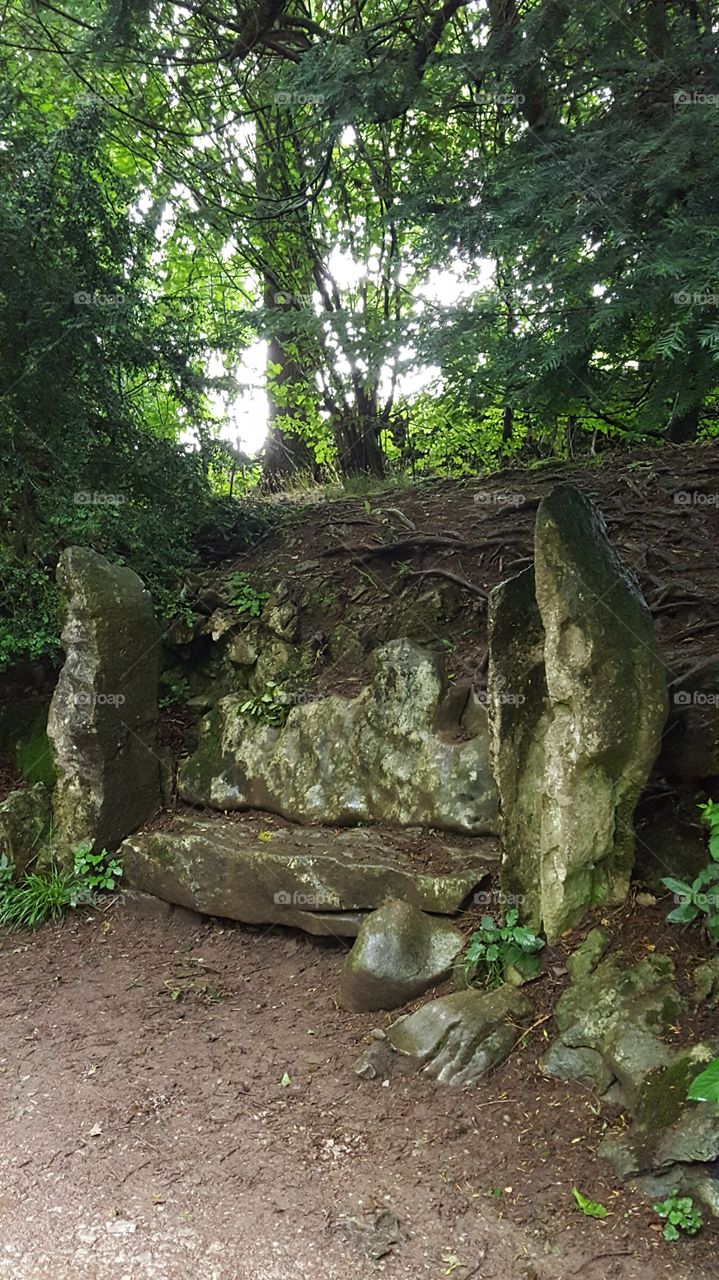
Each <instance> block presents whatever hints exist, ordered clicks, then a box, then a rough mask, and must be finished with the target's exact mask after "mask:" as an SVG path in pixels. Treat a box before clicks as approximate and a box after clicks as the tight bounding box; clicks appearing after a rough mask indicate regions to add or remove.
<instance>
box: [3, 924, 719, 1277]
mask: <svg viewBox="0 0 719 1280" xmlns="http://www.w3.org/2000/svg"><path fill="white" fill-rule="evenodd" d="M663 915H664V913H663V911H662V909H661V907H656V908H647V909H642V908H639V907H637V906H636V904H632V906H631V907H630V909H629V912H627V911H625V910H622V911H621V912H617V913H614V915H613V916H612V918H611V919H610V920H609V921H605V922H603V923H607V924H608V925H609V927H610V931H613V932H614V933H615V935H616V939H617V941H621V943H622V946H623V949H624V951H625V954H627V955H628V956H629V957H631V958H634V957H638V956H640V955H641V954H645V953H646V951H647V950H652V949H654V948H655V947H657V948H658V949H662V950H667V949H669V950H670V952H671V953H672V954H673V956H674V958H675V959H677V960H679V959H680V953H679V951H678V948H677V942H676V938H677V935H676V934H675V933H673V932H672V931H671V930H670V929H668V928H667V926H666V925H665V923H664V920H663ZM690 936H691V935H683V937H682V942H681V958H682V959H683V961H684V962H685V963H688V962H690V961H691V960H692V956H691V955H689V954H688V953H689V952H690V951H691V945H690V943H688V942H687V938H690ZM575 942H576V939H568V940H566V943H564V944H563V945H565V946H566V948H567V949H568V948H569V947H570V946H572V945H574V944H575ZM348 945H349V943H346V942H342V941H340V940H337V941H335V940H334V939H324V940H318V939H312V938H309V937H307V936H305V935H303V934H299V933H294V932H291V931H288V930H282V929H281V928H279V927H269V928H266V929H257V928H248V927H235V926H232V925H223V924H221V923H219V922H200V921H199V918H195V917H192V916H191V915H190V914H189V913H187V914H184V913H179V914H176V915H175V916H174V917H172V918H170V919H152V918H147V917H146V916H144V915H138V914H136V913H135V912H133V911H130V910H129V909H127V908H125V907H123V905H122V902H121V901H120V900H117V901H115V902H113V903H112V904H111V905H110V906H109V907H107V908H106V909H104V910H99V911H98V912H96V913H95V915H94V916H93V917H91V918H85V917H83V916H82V915H80V914H79V913H78V914H75V915H74V916H73V917H71V918H70V919H69V920H68V921H67V922H66V923H65V924H64V925H62V926H46V927H45V928H43V929H41V930H40V931H39V932H38V933H36V934H35V935H32V936H30V937H18V936H17V935H8V934H5V935H2V936H0V993H1V994H0V1016H1V1017H2V1025H3V1040H2V1046H1V1048H0V1055H1V1056H0V1158H1V1165H0V1277H2V1280H305V1278H308V1280H309V1278H310V1277H311V1278H312V1280H348V1278H349V1277H352V1280H368V1278H369V1277H377V1276H384V1277H386V1280H442V1278H443V1277H446V1276H453V1277H454V1278H455V1280H470V1278H471V1277H481V1278H483V1280H500V1278H501V1280H570V1277H575V1276H581V1277H583V1278H584V1280H640V1277H641V1280H646V1277H648V1276H651V1277H652V1278H653V1280H655V1278H656V1280H660V1278H661V1277H662V1276H667V1277H669V1276H671V1277H672V1278H673V1280H690V1277H691V1280H709V1277H715V1276H716V1248H717V1233H718V1232H719V1225H714V1224H708V1225H707V1226H705V1228H704V1230H703V1231H702V1233H701V1234H700V1235H699V1236H698V1237H697V1238H696V1239H694V1240H682V1241H681V1242H679V1243H677V1244H667V1243H666V1242H665V1241H664V1240H663V1238H662V1235H661V1227H660V1223H659V1221H658V1219H657V1218H656V1216H655V1215H654V1213H653V1212H652V1208H651V1205H650V1204H648V1203H647V1202H646V1201H645V1200H642V1199H640V1198H639V1197H638V1196H636V1195H634V1194H632V1193H631V1192H630V1191H629V1190H628V1189H627V1188H626V1187H625V1186H622V1185H621V1184H619V1183H617V1182H616V1180H615V1179H614V1178H613V1175H612V1174H611V1172H610V1171H609V1168H608V1166H607V1165H605V1164H604V1163H603V1162H602V1161H601V1160H600V1159H599V1158H597V1156H596V1155H595V1152H596V1148H597V1145H598V1143H599V1141H600V1138H601V1136H602V1133H603V1132H604V1130H605V1125H606V1122H605V1120H604V1119H603V1118H602V1117H601V1115H600V1114H599V1109H598V1107H597V1105H596V1102H595V1100H594V1099H593V1098H592V1096H591V1095H590V1094H589V1093H588V1092H585V1091H583V1090H582V1089H581V1088H579V1087H578V1086H572V1087H569V1086H565V1085H563V1084H561V1083H559V1082H557V1081H550V1080H545V1079H544V1078H543V1077H542V1076H541V1074H540V1072H539V1070H538V1065H537V1062H538V1059H539V1057H540V1056H541V1054H542V1053H543V1051H544V1050H545V1048H546V1045H547V1038H548V1035H549V1034H551V1031H550V1030H549V1029H550V1028H551V1022H550V1021H549V1011H550V1010H551V1006H552V1004H553V1002H554V999H555V998H556V994H557V992H558V990H561V987H562V984H563V981H564V980H565V979H563V977H562V972H563V969H562V965H561V959H562V956H561V954H559V953H557V954H555V955H553V956H552V957H550V960H551V964H550V971H549V973H548V974H547V977H546V978H545V979H544V980H543V981H542V982H540V983H537V984H534V988H533V990H534V998H535V1000H536V1001H537V1002H538V1003H537V1014H536V1017H535V1026H534V1027H533V1029H532V1031H531V1033H530V1035H529V1036H528V1038H526V1039H522V1037H521V1033H518V1044H517V1048H516V1049H515V1051H514V1052H513V1053H512V1055H511V1056H510V1058H509V1059H508V1061H507V1062H505V1063H504V1065H503V1066H502V1067H501V1068H500V1069H499V1070H497V1071H496V1072H495V1073H494V1074H492V1075H491V1076H489V1077H488V1078H487V1079H486V1080H485V1081H483V1082H482V1083H481V1084H480V1085H479V1086H478V1087H476V1088H474V1089H472V1090H471V1091H464V1090H453V1089H448V1088H442V1087H441V1086H436V1085H433V1084H432V1083H431V1082H428V1081H426V1080H423V1079H422V1078H421V1077H418V1076H416V1075H413V1074H410V1075H408V1074H405V1073H404V1072H399V1073H398V1072H397V1070H395V1071H394V1072H393V1073H392V1075H391V1077H390V1079H389V1081H388V1083H387V1084H385V1083H384V1082H383V1081H382V1080H381V1079H377V1080H372V1081H370V1080H363V1079H360V1078H359V1077H358V1076H357V1075H355V1073H354V1071H353V1064H354V1062H355V1060H356V1058H357V1055H358V1053H359V1052H360V1050H361V1049H362V1047H363V1046H364V1045H365V1044H366V1043H367V1037H368V1034H369V1032H370V1031H371V1029H372V1028H373V1027H377V1026H379V1027H384V1026H386V1025H387V1024H388V1023H389V1021H391V1019H392V1018H393V1017H394V1016H396V1015H392V1014H381V1013H380V1014H376V1013H375V1014H362V1015H358V1014H349V1013H346V1012H344V1011H343V1010H341V1009H339V1008H338V1006H337V1004H336V1000H335V994H336V991H337V986H338V978H339V970H340V966H341V963H342V960H343V957H344V954H345V950H346V947H347V946H348ZM696 958H697V957H695V959H696ZM679 1034H680V1030H679V1029H678V1035H679ZM574 1186H576V1187H578V1188H579V1189H580V1190H581V1191H582V1192H583V1193H584V1194H585V1195H587V1196H590V1197H591V1198H592V1199H593V1200H597V1201H600V1202H601V1203H603V1204H604V1205H606V1207H607V1209H608V1211H609V1214H608V1217H607V1218H606V1219H604V1220H596V1219H592V1218H587V1217H584V1216H583V1215H582V1213H581V1212H580V1211H579V1210H578V1209H577V1207H576V1206H575V1204H574V1201H573V1198H572V1188H573V1187H574ZM348 1219H355V1220H358V1222H359V1225H357V1222H355V1224H354V1226H353V1225H352V1224H351V1223H350V1224H348V1221H347V1220H348ZM373 1252H374V1253H379V1254H381V1256H380V1257H378V1258H374V1259H373V1258H372V1256H371V1255H372V1253H373Z"/></svg>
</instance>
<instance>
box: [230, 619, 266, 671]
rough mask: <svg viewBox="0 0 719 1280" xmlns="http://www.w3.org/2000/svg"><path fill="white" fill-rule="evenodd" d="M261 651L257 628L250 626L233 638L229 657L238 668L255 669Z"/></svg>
mask: <svg viewBox="0 0 719 1280" xmlns="http://www.w3.org/2000/svg"><path fill="white" fill-rule="evenodd" d="M259 649H260V646H259V639H258V635H257V627H252V626H250V627H246V628H245V630H244V631H240V632H238V634H237V635H235V636H232V638H231V640H230V643H229V645H228V647H227V656H228V658H229V660H230V662H233V663H234V664H235V665H236V666H238V667H254V665H255V663H256V662H257V659H258V657H259Z"/></svg>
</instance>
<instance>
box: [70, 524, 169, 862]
mask: <svg viewBox="0 0 719 1280" xmlns="http://www.w3.org/2000/svg"><path fill="white" fill-rule="evenodd" d="M58 581H59V583H60V586H61V588H62V591H63V593H64V595H65V598H66V616H65V625H64V628H63V633H62V642H63V647H64V649H65V654H66V657H65V665H64V667H63V669H62V671H61V672H60V678H59V680H58V684H57V688H56V690H55V693H54V695H53V699H52V704H51V707H50V716H49V720H48V737H49V739H50V741H51V743H52V746H53V750H54V756H55V767H56V771H57V784H56V787H55V793H54V798H53V811H54V832H53V834H54V838H55V840H56V841H57V844H58V847H60V848H65V847H67V846H71V845H74V844H77V843H78V842H79V841H82V840H91V841H92V842H93V843H94V845H95V846H96V847H98V848H99V847H102V846H107V847H108V848H112V847H114V846H116V845H117V844H119V842H120V841H121V840H122V839H123V837H124V836H126V835H127V834H128V832H130V831H132V830H134V829H135V828H136V827H138V826H139V825H140V824H141V823H142V822H144V821H145V820H146V819H147V818H149V817H150V816H151V815H152V814H153V813H154V812H155V810H156V809H157V807H158V805H159V803H160V769H159V764H158V760H157V755H156V748H157V723H158V709H157V691H158V680H159V653H160V633H159V629H158V626H157V623H156V622H155V617H154V613H153V608H152V600H151V598H150V595H149V593H148V592H147V591H146V590H145V588H144V586H143V584H142V582H141V580H140V579H139V578H138V576H137V574H136V573H133V572H132V570H131V569H127V568H125V567H124V566H121V565H114V564H110V562H109V561H108V560H106V559H105V557H104V556H101V555H98V554H97V553H96V552H95V551H92V550H90V549H89V548H88V547H68V548H67V549H66V550H65V551H64V552H63V553H62V556H61V557H60V563H59V566H58Z"/></svg>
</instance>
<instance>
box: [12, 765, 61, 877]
mask: <svg viewBox="0 0 719 1280" xmlns="http://www.w3.org/2000/svg"><path fill="white" fill-rule="evenodd" d="M51 818H52V810H51V806H50V792H49V790H48V789H47V787H46V786H45V785H44V784H43V783H42V782H38V783H36V784H35V786H34V787H25V788H23V789H22V790H20V791H11V792H10V794H9V795H8V796H6V797H5V799H4V800H3V801H2V803H1V804H0V856H2V855H3V854H4V855H5V857H6V858H7V860H8V862H9V863H11V864H12V866H13V867H14V868H15V873H16V875H17V876H21V875H22V873H23V872H24V871H25V869H26V868H27V866H28V865H29V864H30V863H31V862H32V861H33V860H34V859H35V858H36V857H37V856H38V854H39V853H40V852H41V850H42V848H43V845H44V843H45V842H46V840H47V838H48V836H49V834H50V823H51Z"/></svg>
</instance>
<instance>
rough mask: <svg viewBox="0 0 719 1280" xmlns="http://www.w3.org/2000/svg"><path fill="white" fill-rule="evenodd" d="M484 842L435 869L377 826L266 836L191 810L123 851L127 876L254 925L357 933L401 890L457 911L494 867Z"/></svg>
mask: <svg viewBox="0 0 719 1280" xmlns="http://www.w3.org/2000/svg"><path fill="white" fill-rule="evenodd" d="M484 844H485V842H482V841H477V842H475V847H474V848H473V849H472V850H469V849H467V848H466V847H462V849H461V850H459V849H455V850H454V851H453V849H452V846H451V845H445V847H444V849H443V850H442V856H443V860H444V867H443V870H442V873H441V874H437V875H433V874H431V873H430V872H419V871H416V870H415V869H414V867H413V866H412V862H411V860H410V858H409V857H408V856H407V854H405V853H403V852H402V850H401V848H398V847H395V845H394V844H393V842H392V840H391V838H390V837H387V836H386V835H380V834H378V833H376V832H371V831H365V830H355V829H349V830H344V831H339V832H334V831H326V830H317V829H297V828H295V829H293V830H283V831H278V832H273V833H272V835H271V838H270V839H269V840H259V839H252V838H250V837H248V836H247V834H246V832H244V831H243V830H242V828H241V827H239V826H238V825H237V824H236V823H234V822H232V821H230V820H229V819H223V818H220V817H217V818H213V819H209V820H208V819H203V818H196V817H191V818H184V817H181V818H176V819H174V820H173V821H172V822H171V823H170V824H169V825H168V826H166V827H164V828H162V829H161V830H154V831H144V832H140V833H139V834H137V835H135V836H132V837H130V838H129V839H128V840H126V841H125V843H124V844H123V846H122V851H121V852H122V858H123V864H124V867H125V875H126V879H127V883H128V884H129V885H130V886H131V887H133V888H136V889H142V890H143V891H144V892H146V893H152V894H154V895H155V896H156V897H158V898H163V899H164V900H165V901H168V902H175V903H178V904H179V905H180V906H185V907H190V908H192V909H194V910H196V911H201V912H203V913H204V914H206V915H213V916H224V917H227V918H228V919H231V920H241V921H243V922H244V923H246V924H284V925H289V926H292V927H294V928H300V929H304V930H305V932H308V933H316V934H329V935H334V936H336V937H355V936H356V935H357V933H358V931H359V928H360V925H361V923H362V921H363V919H364V913H365V912H367V911H372V910H375V909H376V908H377V907H379V906H381V905H382V903H383V902H385V901H386V900H387V899H388V898H391V897H394V898H402V899H404V900H405V901H407V902H409V903H413V904H414V905H415V906H418V907H421V908H423V909H425V910H427V911H430V912H435V913H438V914H451V913H452V912H454V911H456V910H457V909H458V908H459V906H460V905H461V904H462V902H463V901H464V899H465V898H466V897H467V895H468V894H469V893H471V892H472V889H473V888H474V887H475V886H476V884H477V883H478V882H479V881H480V880H481V879H482V878H483V877H484V876H485V875H486V874H487V873H488V871H489V869H490V867H491V865H492V856H493V852H494V851H493V849H492V850H490V851H487V850H486V849H485V848H484ZM447 868H449V869H447Z"/></svg>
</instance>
